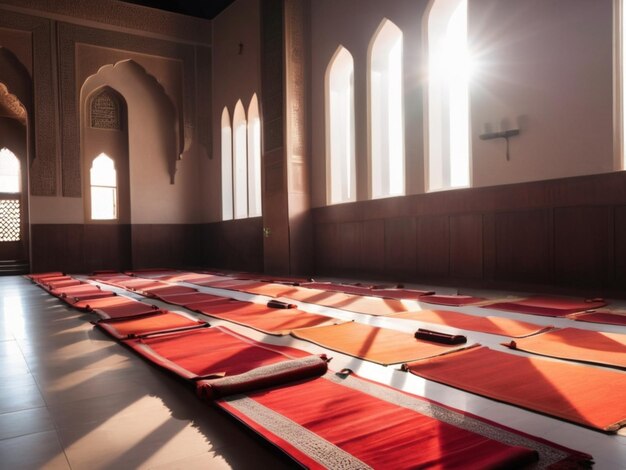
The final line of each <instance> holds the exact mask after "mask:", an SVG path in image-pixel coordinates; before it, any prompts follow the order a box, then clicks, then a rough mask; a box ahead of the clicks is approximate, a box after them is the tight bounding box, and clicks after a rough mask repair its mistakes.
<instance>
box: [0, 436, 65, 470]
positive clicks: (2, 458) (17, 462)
mask: <svg viewBox="0 0 626 470" xmlns="http://www.w3.org/2000/svg"><path fill="white" fill-rule="evenodd" d="M0 465H2V468H6V469H11V470H13V469H36V468H40V469H53V470H57V469H59V470H61V469H69V468H70V466H69V463H68V461H67V459H66V457H65V454H64V452H63V449H62V447H61V445H60V443H59V438H58V436H57V433H56V432H55V431H47V432H40V433H35V434H27V435H25V436H20V437H14V438H12V439H4V440H2V441H0Z"/></svg>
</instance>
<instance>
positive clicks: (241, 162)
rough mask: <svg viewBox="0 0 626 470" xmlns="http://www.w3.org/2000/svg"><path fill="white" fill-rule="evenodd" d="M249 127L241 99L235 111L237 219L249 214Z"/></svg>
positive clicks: (234, 176) (234, 185) (234, 184)
mask: <svg viewBox="0 0 626 470" xmlns="http://www.w3.org/2000/svg"><path fill="white" fill-rule="evenodd" d="M247 136H248V128H247V123H246V112H245V110H244V109H243V104H242V103H241V100H239V101H237V104H236V105H235V112H234V113H233V193H234V194H233V196H234V209H235V210H234V215H235V219H243V218H246V217H247V216H248V152H247V141H248V138H247Z"/></svg>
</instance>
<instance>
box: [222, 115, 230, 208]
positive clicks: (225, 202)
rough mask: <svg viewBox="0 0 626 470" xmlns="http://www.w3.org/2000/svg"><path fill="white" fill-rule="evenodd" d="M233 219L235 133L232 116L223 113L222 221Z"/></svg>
mask: <svg viewBox="0 0 626 470" xmlns="http://www.w3.org/2000/svg"><path fill="white" fill-rule="evenodd" d="M232 218H233V132H232V129H231V127H230V114H228V109H227V108H226V107H225V108H224V111H222V220H230V219H232Z"/></svg>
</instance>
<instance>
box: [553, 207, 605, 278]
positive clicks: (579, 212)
mask: <svg viewBox="0 0 626 470" xmlns="http://www.w3.org/2000/svg"><path fill="white" fill-rule="evenodd" d="M554 262H555V281H556V283H557V284H559V285H573V286H579V287H584V288H601V287H605V286H607V285H608V284H609V279H610V277H611V275H610V273H612V272H613V266H614V262H613V211H612V209H611V208H610V207H607V206H591V207H560V208H556V209H555V211H554Z"/></svg>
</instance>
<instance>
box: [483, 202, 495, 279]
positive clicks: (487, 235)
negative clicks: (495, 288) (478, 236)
mask: <svg viewBox="0 0 626 470" xmlns="http://www.w3.org/2000/svg"><path fill="white" fill-rule="evenodd" d="M482 217H483V279H484V280H485V281H487V282H493V280H494V279H495V277H496V214H493V213H486V214H483V216H482Z"/></svg>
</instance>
